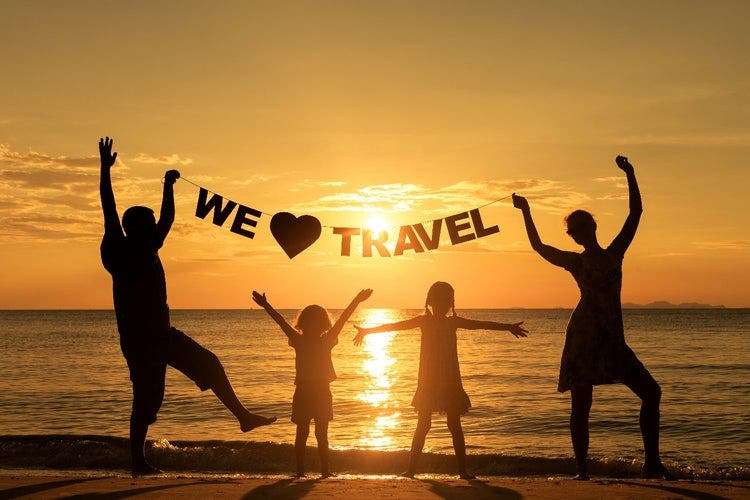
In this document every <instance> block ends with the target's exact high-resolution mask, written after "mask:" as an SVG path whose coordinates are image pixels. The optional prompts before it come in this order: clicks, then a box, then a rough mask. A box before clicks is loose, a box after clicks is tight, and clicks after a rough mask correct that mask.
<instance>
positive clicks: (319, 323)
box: [294, 304, 333, 334]
mask: <svg viewBox="0 0 750 500" xmlns="http://www.w3.org/2000/svg"><path fill="white" fill-rule="evenodd" d="M332 326H333V325H332V323H331V317H330V316H328V311H326V310H325V309H323V308H322V307H320V306H318V305H315V304H313V305H311V306H307V307H305V308H304V309H302V310H301V311H300V313H299V315H298V316H297V324H296V325H294V328H296V329H297V330H299V331H301V332H302V333H303V334H304V333H305V332H310V333H313V332H319V333H323V332H327V331H328V330H330V329H331V327H332Z"/></svg>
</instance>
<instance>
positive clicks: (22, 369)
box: [0, 308, 750, 479]
mask: <svg viewBox="0 0 750 500" xmlns="http://www.w3.org/2000/svg"><path fill="white" fill-rule="evenodd" d="M280 312H281V313H282V314H283V316H284V317H286V318H287V320H288V321H290V322H292V321H293V320H294V318H295V316H296V314H297V311H295V310H282V311H280ZM420 312H421V311H419V310H400V309H366V308H363V309H361V310H359V311H357V312H356V313H355V314H354V316H353V317H352V318H351V320H350V321H349V323H348V324H347V326H346V327H345V328H344V330H343V332H342V334H341V337H340V342H339V344H338V345H337V346H336V347H335V348H334V350H333V362H334V366H335V369H336V373H337V375H338V378H337V379H336V380H335V381H334V382H333V383H332V384H331V390H332V393H333V408H334V419H333V421H332V422H331V423H330V426H329V440H330V443H331V447H332V449H333V454H332V466H333V468H334V470H336V469H338V470H340V471H346V472H353V473H392V472H398V470H399V469H403V468H404V467H405V463H406V462H405V461H406V459H407V450H408V449H409V447H410V444H411V438H412V434H413V432H414V428H415V425H416V413H415V412H414V410H413V408H412V407H411V400H412V396H413V394H414V391H415V389H416V384H417V369H418V363H419V343H420V334H419V331H418V330H411V331H403V332H398V333H395V332H391V333H383V334H378V335H371V336H368V337H367V338H366V341H365V343H364V344H363V345H362V346H360V347H356V346H354V345H353V343H352V339H353V337H354V334H355V333H356V331H355V329H354V326H353V325H355V324H357V325H377V324H381V323H387V322H393V321H399V320H402V319H406V318H409V317H412V316H414V315H417V314H420ZM339 313H340V311H336V310H331V311H330V314H331V316H332V317H334V318H335V317H337V316H338V314H339ZM570 313H571V311H570V310H568V309H469V310H459V311H458V314H459V315H461V316H465V317H468V318H473V319H478V320H492V321H500V322H505V323H509V322H516V321H524V326H525V327H526V328H527V329H528V330H529V336H528V338H515V337H513V336H512V335H510V334H509V333H507V332H496V331H462V330H459V332H458V355H459V362H460V366H461V374H462V378H463V384H464V388H465V389H466V392H467V393H468V394H469V396H470V398H471V404H472V407H471V409H470V411H469V412H468V414H466V415H465V416H463V417H462V425H463V429H464V433H465V436H466V444H467V451H468V454H469V465H470V467H472V468H473V470H475V471H476V472H479V473H484V474H499V475H503V474H509V475H534V474H547V475H555V474H567V473H572V472H573V471H574V464H573V461H572V449H571V444H570V436H569V430H568V419H569V408H570V396H569V393H565V394H561V393H558V392H557V390H556V389H557V376H558V369H559V363H560V354H561V352H562V346H563V342H564V338H565V326H566V324H567V321H568V318H569V316H570ZM623 313H624V323H625V332H626V339H627V342H628V344H629V345H630V346H631V347H632V348H633V350H634V351H635V352H636V354H637V355H638V357H639V358H640V359H641V361H642V362H643V363H644V364H645V366H646V367H647V368H648V369H649V371H650V372H651V373H652V375H653V376H654V378H655V379H656V380H657V381H658V382H659V384H660V385H661V387H662V392H663V395H662V405H661V450H662V457H663V460H664V462H665V463H666V464H667V466H668V467H669V468H670V470H672V471H673V473H674V475H675V476H677V477H690V478H731V479H750V309H729V308H726V309H723V308H715V309H625V310H624V311H623ZM171 317H172V324H173V325H174V326H176V327H177V328H179V329H180V330H182V331H184V332H185V333H187V334H188V335H190V336H191V337H192V338H193V339H195V340H196V341H198V342H199V343H201V344H202V345H204V346H205V347H207V348H209V349H210V350H212V351H213V352H214V353H215V354H217V355H218V356H219V358H220V359H221V361H222V362H223V364H224V367H225V369H226V372H227V374H228V376H229V379H230V381H231V383H232V385H233V387H234V389H235V390H236V392H237V395H238V396H239V398H240V400H241V401H242V402H243V403H244V404H245V405H246V406H247V408H248V409H250V410H251V411H253V412H255V413H260V414H263V415H268V416H276V417H278V421H277V422H276V423H274V424H272V425H269V426H266V427H262V428H258V429H255V430H253V431H251V432H249V433H244V434H243V433H242V432H240V429H239V425H238V424H237V422H236V421H235V420H234V418H233V417H232V415H231V414H230V413H229V411H227V410H226V409H225V408H224V407H223V406H222V405H221V403H220V402H219V401H218V400H217V399H216V397H215V396H214V395H213V394H212V393H211V391H210V390H209V391H206V392H200V391H199V389H198V388H197V387H196V386H195V385H194V384H193V383H192V382H191V381H190V380H189V379H187V378H186V377H185V376H184V375H182V374H181V373H179V372H178V371H176V370H174V369H172V368H169V369H168V371H167V382H166V395H165V398H164V403H163V405H162V408H161V411H160V412H159V419H158V421H157V422H156V423H155V424H154V425H153V426H151V428H150V430H149V439H150V440H151V441H150V442H149V447H148V452H147V453H148V454H149V456H153V457H155V458H154V461H155V462H156V463H157V464H158V465H160V466H162V467H163V468H165V469H167V468H168V469H170V470H185V471H208V472H210V471H217V472H228V473H247V472H280V471H285V470H291V468H292V467H293V452H292V446H291V444H292V443H293V442H294V435H295V426H294V424H293V423H292V422H291V421H290V414H291V401H292V394H293V393H294V350H293V349H292V348H290V347H289V346H288V344H287V341H286V337H285V336H284V334H283V333H282V332H281V330H280V329H279V328H278V327H277V325H276V324H275V323H274V322H273V321H272V320H271V319H270V318H269V317H268V316H267V315H266V314H265V312H263V311H260V310H249V309H248V310H173V311H172V312H171ZM130 405H131V388H130V381H129V378H128V370H127V366H126V364H125V360H124V359H123V357H122V354H121V352H120V347H119V342H118V333H117V328H116V324H115V316H114V313H113V311H111V310H87V311H71V310H65V311H9V310H5V311H0V468H2V469H5V470H23V469H25V468H26V469H39V468H42V469H90V470H119V469H126V468H127V466H128V454H127V436H128V425H129V415H130ZM639 407H640V401H639V399H638V398H637V397H636V396H635V395H634V394H632V393H631V392H630V391H629V390H628V389H627V388H626V387H624V386H623V385H620V384H615V385H604V386H597V387H595V389H594V403H593V407H592V410H591V420H590V427H591V445H590V457H591V460H592V470H593V471H594V472H596V471H597V470H599V471H602V473H607V474H612V475H625V476H627V475H631V474H637V472H638V470H639V469H640V465H641V463H642V455H643V445H642V441H641V436H640V431H639V426H638V413H639ZM308 445H309V446H310V447H311V448H310V449H309V454H310V461H311V462H310V463H311V466H312V467H314V465H315V460H316V457H315V449H314V446H315V438H314V435H313V433H312V432H311V435H310V440H309V441H308ZM425 451H426V452H427V454H426V456H425V459H424V461H423V464H422V467H423V468H424V470H427V471H432V472H448V473H450V472H451V471H452V470H453V469H454V468H455V465H454V461H453V460H454V459H453V457H452V453H453V448H452V442H451V437H450V433H449V432H448V428H447V426H446V423H445V417H444V416H442V415H437V414H436V415H434V417H433V424H432V428H431V430H430V432H429V434H428V436H427V441H426V445H425Z"/></svg>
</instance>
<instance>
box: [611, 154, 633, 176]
mask: <svg viewBox="0 0 750 500" xmlns="http://www.w3.org/2000/svg"><path fill="white" fill-rule="evenodd" d="M615 163H617V166H618V167H620V170H622V171H623V172H625V173H626V174H627V173H629V172H633V171H635V169H634V168H633V165H631V164H630V162H629V161H628V159H627V158H626V157H624V156H618V157H617V158H615Z"/></svg>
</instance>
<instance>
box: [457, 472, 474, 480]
mask: <svg viewBox="0 0 750 500" xmlns="http://www.w3.org/2000/svg"><path fill="white" fill-rule="evenodd" d="M458 477H460V478H461V479H467V480H469V479H476V478H477V476H475V475H474V474H469V473H468V472H462V473H461V474H459V475H458Z"/></svg>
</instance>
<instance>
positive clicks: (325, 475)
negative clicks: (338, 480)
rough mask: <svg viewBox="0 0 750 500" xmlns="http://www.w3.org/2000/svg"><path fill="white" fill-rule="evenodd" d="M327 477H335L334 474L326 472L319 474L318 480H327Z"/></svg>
mask: <svg viewBox="0 0 750 500" xmlns="http://www.w3.org/2000/svg"><path fill="white" fill-rule="evenodd" d="M329 477H336V473H334V472H328V471H326V472H321V473H320V479H326V478H329Z"/></svg>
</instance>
